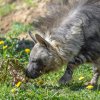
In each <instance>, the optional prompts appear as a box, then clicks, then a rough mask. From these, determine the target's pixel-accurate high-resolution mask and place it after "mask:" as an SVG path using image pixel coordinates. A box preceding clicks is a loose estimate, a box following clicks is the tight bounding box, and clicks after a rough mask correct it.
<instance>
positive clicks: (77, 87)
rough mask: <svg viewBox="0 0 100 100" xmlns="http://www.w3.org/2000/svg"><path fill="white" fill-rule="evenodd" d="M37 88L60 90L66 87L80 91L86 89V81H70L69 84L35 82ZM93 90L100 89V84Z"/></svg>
mask: <svg viewBox="0 0 100 100" xmlns="http://www.w3.org/2000/svg"><path fill="white" fill-rule="evenodd" d="M35 87H36V88H40V87H41V88H44V89H45V88H48V89H49V90H60V89H64V88H68V89H70V90H72V91H80V90H84V89H86V86H85V85H84V83H82V82H80V83H79V82H76V83H69V84H67V85H58V86H53V85H41V86H39V85H37V84H35ZM92 91H100V84H99V85H96V86H94V88H93V89H92Z"/></svg>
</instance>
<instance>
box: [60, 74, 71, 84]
mask: <svg viewBox="0 0 100 100" xmlns="http://www.w3.org/2000/svg"><path fill="white" fill-rule="evenodd" d="M71 79H72V76H71V75H67V76H65V75H64V76H62V77H61V78H60V80H59V84H60V85H66V84H67V83H68V82H69V81H70V80H71Z"/></svg>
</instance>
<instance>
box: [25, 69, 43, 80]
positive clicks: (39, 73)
mask: <svg viewBox="0 0 100 100" xmlns="http://www.w3.org/2000/svg"><path fill="white" fill-rule="evenodd" d="M25 74H26V77H28V78H31V79H35V78H38V77H40V76H41V75H42V72H41V71H40V72H36V71H34V72H33V73H30V72H29V71H28V70H26V71H25Z"/></svg>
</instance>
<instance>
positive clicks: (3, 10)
mask: <svg viewBox="0 0 100 100" xmlns="http://www.w3.org/2000/svg"><path fill="white" fill-rule="evenodd" d="M14 6H15V5H14V4H5V5H2V6H0V17H2V16H5V15H7V14H9V13H11V12H12V11H13V10H14Z"/></svg>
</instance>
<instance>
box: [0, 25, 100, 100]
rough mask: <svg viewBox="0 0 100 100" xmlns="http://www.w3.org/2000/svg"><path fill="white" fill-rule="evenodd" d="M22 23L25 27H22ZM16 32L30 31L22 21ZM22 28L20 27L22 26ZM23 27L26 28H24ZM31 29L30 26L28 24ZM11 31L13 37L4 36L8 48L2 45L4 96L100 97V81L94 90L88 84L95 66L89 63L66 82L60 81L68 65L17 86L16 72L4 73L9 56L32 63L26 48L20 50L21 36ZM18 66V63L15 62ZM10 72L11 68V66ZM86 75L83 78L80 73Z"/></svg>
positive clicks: (42, 99)
mask: <svg viewBox="0 0 100 100" xmlns="http://www.w3.org/2000/svg"><path fill="white" fill-rule="evenodd" d="M20 27H21V28H20ZM13 29H14V31H15V32H18V33H20V32H22V31H27V30H26V27H23V25H22V24H18V23H17V24H14V27H13ZM18 29H19V30H18ZM21 29H22V30H21ZM28 29H29V27H28ZM14 31H13V32H11V33H10V36H11V34H12V37H13V38H12V37H9V38H6V39H4V43H5V44H3V45H7V46H8V48H6V49H5V50H3V49H2V47H3V45H0V58H1V60H0V62H2V61H3V60H4V61H5V62H4V64H3V66H4V67H3V68H2V69H0V70H1V71H0V77H1V76H2V78H1V79H2V80H0V81H1V82H0V100H99V99H100V87H99V85H98V86H97V87H95V88H94V89H93V90H88V89H86V87H85V86H84V83H85V82H86V81H88V80H90V79H91V77H92V68H91V67H90V66H91V65H89V64H85V65H82V66H80V67H79V68H78V69H76V70H75V72H74V75H73V80H72V81H70V83H69V84H68V85H66V86H60V85H59V84H58V80H59V78H60V77H61V76H62V75H63V73H64V69H65V67H62V68H61V69H60V70H59V71H57V72H54V73H52V72H51V73H49V74H47V75H43V76H41V77H40V78H38V79H36V80H31V81H30V82H28V83H22V85H21V87H19V88H16V87H15V86H12V76H11V75H9V74H7V75H6V78H5V76H3V75H5V74H4V73H5V71H6V70H5V69H6V67H7V60H8V59H10V58H13V59H17V60H18V62H19V63H20V64H21V65H22V67H26V65H27V63H28V57H29V54H26V53H25V51H24V48H23V49H19V50H18V51H16V48H17V45H18V41H19V40H18V39H17V37H16V38H14V37H15V35H14V34H13V33H14ZM15 67H16V66H15ZM8 73H9V70H8ZM80 76H84V77H85V78H84V79H83V80H81V81H79V77H80ZM40 81H42V83H41V82H40ZM13 88H16V89H17V90H16V92H15V93H12V92H11V90H12V89H13Z"/></svg>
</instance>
